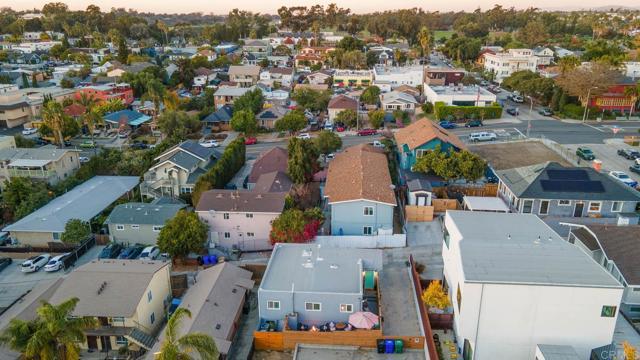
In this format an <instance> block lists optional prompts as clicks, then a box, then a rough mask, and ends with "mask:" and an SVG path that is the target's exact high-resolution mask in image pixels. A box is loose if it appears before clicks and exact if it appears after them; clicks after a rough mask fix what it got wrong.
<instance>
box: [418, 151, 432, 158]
mask: <svg viewBox="0 0 640 360" xmlns="http://www.w3.org/2000/svg"><path fill="white" fill-rule="evenodd" d="M427 151H431V150H426V149H416V159H417V158H419V157H420V156H422V155H424V154H426V153H427Z"/></svg>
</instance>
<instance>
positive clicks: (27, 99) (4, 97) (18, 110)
mask: <svg viewBox="0 0 640 360" xmlns="http://www.w3.org/2000/svg"><path fill="white" fill-rule="evenodd" d="M5 90H7V91H0V128H5V127H6V128H14V127H16V126H20V125H23V124H25V123H27V122H29V121H33V120H36V119H37V118H39V117H40V111H41V110H42V104H43V103H44V98H45V97H49V96H51V98H52V99H54V100H55V101H62V100H64V99H66V98H71V97H72V96H73V94H74V93H75V90H73V89H62V88H59V87H48V88H26V89H19V90H16V89H15V88H5Z"/></svg>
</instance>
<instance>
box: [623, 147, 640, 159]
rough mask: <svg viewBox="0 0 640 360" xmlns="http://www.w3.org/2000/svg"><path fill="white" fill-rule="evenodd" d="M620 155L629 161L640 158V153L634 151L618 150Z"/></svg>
mask: <svg viewBox="0 0 640 360" xmlns="http://www.w3.org/2000/svg"><path fill="white" fill-rule="evenodd" d="M618 155H620V156H622V157H623V158H625V159H629V160H635V159H637V158H640V152H638V151H636V150H632V149H620V150H618Z"/></svg>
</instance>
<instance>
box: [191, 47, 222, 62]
mask: <svg viewBox="0 0 640 360" xmlns="http://www.w3.org/2000/svg"><path fill="white" fill-rule="evenodd" d="M195 56H204V57H205V58H207V61H210V62H211V61H214V60H215V59H217V58H218V53H216V51H215V50H212V49H201V50H198V52H197V53H196V55H194V57H195Z"/></svg>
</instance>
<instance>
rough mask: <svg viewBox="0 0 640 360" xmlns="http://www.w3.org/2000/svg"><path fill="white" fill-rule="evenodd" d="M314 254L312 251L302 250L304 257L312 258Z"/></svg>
mask: <svg viewBox="0 0 640 360" xmlns="http://www.w3.org/2000/svg"><path fill="white" fill-rule="evenodd" d="M311 254H312V252H311V249H307V250H302V257H310V256H311Z"/></svg>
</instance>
